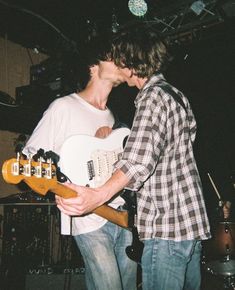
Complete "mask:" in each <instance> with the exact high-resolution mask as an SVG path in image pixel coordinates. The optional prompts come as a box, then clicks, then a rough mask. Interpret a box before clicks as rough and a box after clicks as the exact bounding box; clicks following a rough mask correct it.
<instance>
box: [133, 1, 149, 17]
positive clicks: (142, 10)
mask: <svg viewBox="0 0 235 290" xmlns="http://www.w3.org/2000/svg"><path fill="white" fill-rule="evenodd" d="M128 8H129V10H130V12H131V13H132V14H133V15H135V16H144V15H145V14H146V12H147V10H148V6H147V3H146V2H145V1H144V0H129V2H128Z"/></svg>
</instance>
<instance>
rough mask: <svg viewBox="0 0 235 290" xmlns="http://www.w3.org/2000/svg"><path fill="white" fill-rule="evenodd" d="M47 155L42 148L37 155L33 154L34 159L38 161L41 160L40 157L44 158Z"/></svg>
mask: <svg viewBox="0 0 235 290" xmlns="http://www.w3.org/2000/svg"><path fill="white" fill-rule="evenodd" d="M44 157H45V152H44V150H43V149H42V148H40V149H39V150H38V151H37V153H36V154H35V155H33V160H34V161H37V160H39V159H40V158H43V159H44Z"/></svg>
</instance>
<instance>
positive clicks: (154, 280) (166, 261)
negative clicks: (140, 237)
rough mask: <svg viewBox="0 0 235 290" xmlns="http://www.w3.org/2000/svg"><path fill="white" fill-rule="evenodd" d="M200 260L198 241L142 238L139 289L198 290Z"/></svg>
mask: <svg viewBox="0 0 235 290" xmlns="http://www.w3.org/2000/svg"><path fill="white" fill-rule="evenodd" d="M200 260H201V242H200V241H195V240H192V241H181V242H175V241H170V240H162V239H159V238H156V239H150V240H146V241H144V252H143V256H142V286H143V290H199V289H200V284H201V269H200Z"/></svg>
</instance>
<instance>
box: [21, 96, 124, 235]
mask: <svg viewBox="0 0 235 290" xmlns="http://www.w3.org/2000/svg"><path fill="white" fill-rule="evenodd" d="M113 124H114V117H113V115H112V113H111V111H110V110H109V109H108V108H107V109H106V110H99V109H97V108H95V107H94V106H92V105H91V104H89V103H87V102H86V101H85V100H84V99H82V98H81V97H79V95H77V94H75V93H74V94H71V95H68V96H65V97H62V98H59V99H56V100H55V101H53V102H52V103H51V105H50V106H49V108H48V109H47V110H46V111H45V112H44V114H43V117H42V119H41V120H40V121H39V123H38V125H37V127H36V128H35V129H34V131H33V133H32V135H31V137H30V138H29V140H28V142H27V144H26V146H25V148H24V149H23V153H24V154H26V155H29V154H35V153H36V152H37V150H38V149H40V148H42V149H44V151H49V150H52V151H53V152H55V153H56V154H58V155H60V149H61V146H62V144H63V143H64V141H65V140H66V139H67V138H68V137H70V136H72V135H77V134H83V135H89V136H94V135H95V133H96V131H97V129H98V128H100V127H103V126H109V127H112V126H113ZM123 204H124V200H123V199H122V198H121V197H117V198H116V199H114V200H113V201H112V202H111V203H110V204H109V205H110V206H112V207H114V208H117V207H118V206H120V205H123ZM106 222H107V220H106V219H104V218H102V217H100V216H98V215H96V214H89V215H86V216H84V217H76V218H72V229H71V226H70V225H71V218H70V217H69V216H67V215H65V214H63V213H62V214H61V233H62V234H64V235H69V234H72V235H78V234H84V233H88V232H91V231H95V230H97V229H99V228H100V227H102V226H103V225H104V224H105V223H106Z"/></svg>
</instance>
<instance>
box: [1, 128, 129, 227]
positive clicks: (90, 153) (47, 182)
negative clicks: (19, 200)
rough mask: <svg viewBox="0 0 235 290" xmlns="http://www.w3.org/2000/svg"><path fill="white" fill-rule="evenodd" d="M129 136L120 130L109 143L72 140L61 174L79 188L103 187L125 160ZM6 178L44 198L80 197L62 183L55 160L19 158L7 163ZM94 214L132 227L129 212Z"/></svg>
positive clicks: (106, 208) (107, 210)
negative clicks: (114, 169) (124, 152)
mask: <svg viewBox="0 0 235 290" xmlns="http://www.w3.org/2000/svg"><path fill="white" fill-rule="evenodd" d="M129 133H130V130H129V129H128V128H120V129H116V130H114V131H113V132H112V133H111V134H110V135H109V136H108V137H107V138H105V139H100V138H96V137H91V136H87V135H74V136H71V137H69V138H68V139H67V140H66V141H65V142H64V144H63V145H62V148H61V152H60V164H59V165H60V168H61V172H62V173H63V174H64V175H66V176H67V177H68V178H69V180H71V182H73V183H75V184H78V185H84V186H90V187H97V186H99V185H102V184H103V183H104V182H105V181H106V180H108V178H109V177H110V176H111V175H112V172H113V164H114V163H115V162H116V161H118V160H119V159H120V158H121V155H122V152H123V148H124V143H125V140H126V138H127V137H128V135H129ZM2 175H3V178H4V180H5V181H6V182H7V183H12V184H17V183H20V182H21V181H23V182H25V183H26V184H27V185H28V186H29V187H30V188H31V189H32V190H34V191H35V192H37V193H39V194H42V195H45V194H46V193H47V192H48V191H51V192H54V193H55V194H57V195H59V196H62V197H64V198H70V197H75V196H77V193H76V192H75V191H73V190H71V189H69V188H68V187H66V186H64V185H63V184H62V183H60V182H59V181H58V178H57V167H56V166H55V164H53V163H52V162H51V160H47V161H46V162H44V160H42V159H41V158H40V159H39V160H37V161H35V160H33V159H24V158H23V157H22V156H17V158H12V159H9V160H6V161H5V162H4V164H3V166H2ZM93 212H94V213H96V214H97V215H99V216H102V217H104V218H106V219H108V220H109V221H111V222H113V223H116V224H118V225H120V226H122V227H129V220H128V213H127V212H121V211H118V210H116V209H113V208H112V207H109V206H107V205H102V206H100V207H98V208H96V209H95V210H94V211H93Z"/></svg>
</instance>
